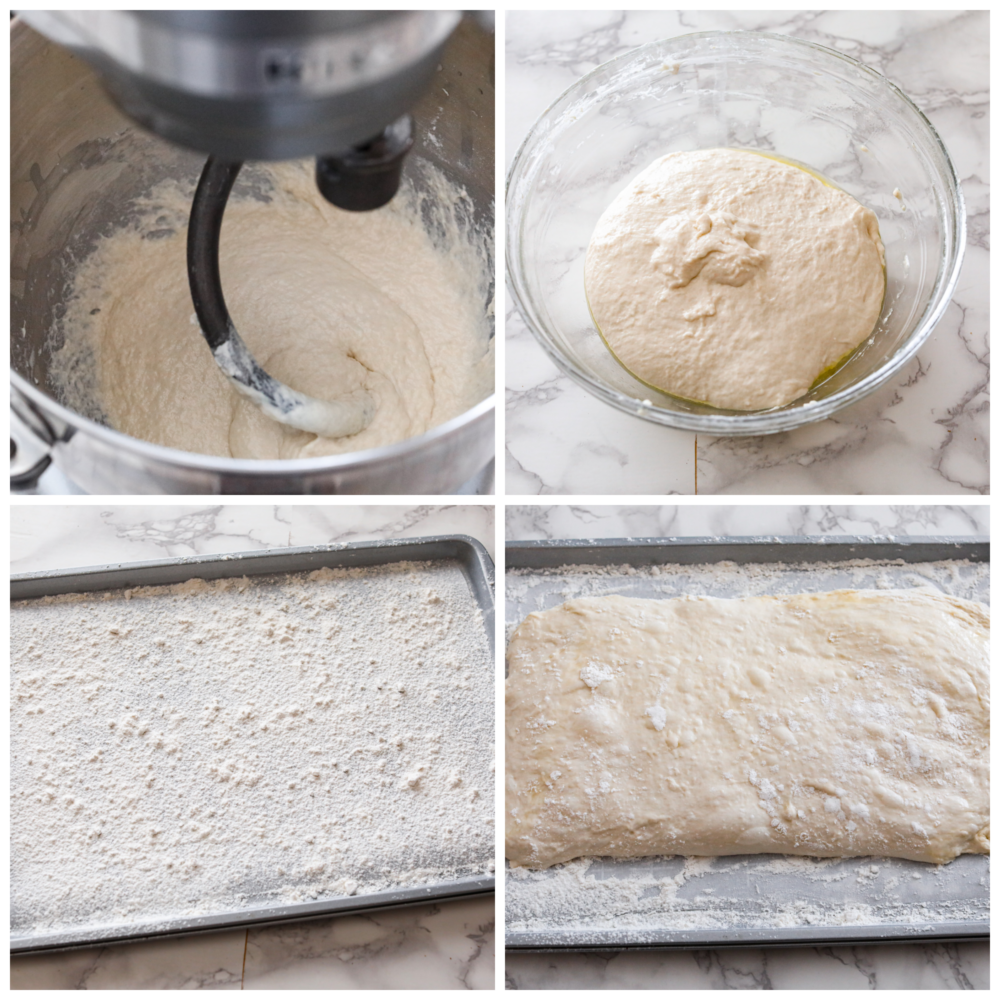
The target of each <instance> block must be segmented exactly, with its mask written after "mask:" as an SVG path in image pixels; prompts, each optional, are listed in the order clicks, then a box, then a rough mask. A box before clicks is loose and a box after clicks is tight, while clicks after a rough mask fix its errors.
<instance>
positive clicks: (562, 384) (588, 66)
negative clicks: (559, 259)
mask: <svg viewBox="0 0 1000 1000" xmlns="http://www.w3.org/2000/svg"><path fill="white" fill-rule="evenodd" d="M988 17H989V15H988V14H987V13H986V12H985V11H979V12H977V11H973V12H964V13H963V12H958V13H951V12H898V11H889V12H864V13H852V12H844V11H837V12H826V13H820V12H794V11H783V12H770V13H754V12H710V11H703V12H670V11H638V12H634V11H633V12H621V11H586V12H536V11H532V12H527V11H519V12H511V13H509V14H508V15H507V19H506V44H507V52H506V59H507V63H506V74H507V75H506V130H507V143H506V149H507V164H508V166H509V164H510V160H511V158H512V157H513V154H514V152H515V151H516V149H517V147H518V145H519V144H520V142H521V139H522V138H523V137H524V135H525V133H526V132H527V130H528V129H529V128H530V126H531V125H532V123H533V122H534V121H535V119H536V118H537V117H538V116H539V114H541V112H542V111H543V110H544V109H545V108H546V107H547V106H548V104H549V103H551V101H552V100H553V99H554V98H556V97H557V96H558V95H559V94H560V93H561V92H562V91H563V90H564V89H566V88H567V87H568V86H570V85H571V84H572V83H573V82H574V81H575V80H577V79H579V78H580V77H581V76H583V75H584V74H586V73H587V72H589V71H590V70H592V69H594V68H595V67H596V66H597V65H599V64H600V63H602V62H605V61H606V60H608V59H610V58H612V57H614V56H616V55H620V54H621V53H623V52H626V51H628V50H629V49H631V48H633V47H635V46H637V45H640V44H643V43H645V42H649V41H651V40H653V39H655V38H664V37H670V36H674V35H680V34H686V33H689V32H693V31H703V30H711V29H730V30H732V29H752V30H763V31H773V32H780V33H785V34H790V35H793V36H796V37H799V38H803V39H807V40H810V41H815V42H818V43H820V44H823V45H827V46H829V47H831V48H834V49H837V50H839V51H842V52H845V53H847V54H849V55H851V56H853V57H855V58H857V59H859V60H861V61H862V62H864V63H866V64H867V65H869V66H872V67H873V68H875V69H877V70H878V71H880V72H882V73H884V74H885V75H887V76H888V77H889V78H890V79H891V80H893V81H894V82H895V83H897V84H898V85H899V86H900V87H902V89H903V90H904V91H905V92H906V93H907V94H908V95H909V96H910V97H911V98H912V99H913V100H914V102H915V103H916V104H917V105H918V106H919V107H920V108H921V110H922V111H923V112H924V113H925V114H926V115H927V117H928V118H929V119H930V121H931V122H932V124H933V125H934V126H935V127H936V128H937V130H938V131H939V133H940V135H941V137H942V139H943V140H944V143H945V145H946V146H947V148H948V151H949V153H950V155H951V157H952V160H953V162H954V164H955V168H956V171H957V173H958V176H959V178H960V181H961V184H962V190H963V192H964V195H965V198H966V207H967V211H968V217H969V238H968V243H967V247H966V255H965V262H964V264H963V268H962V273H961V275H960V278H959V283H958V287H957V289H956V292H955V295H954V298H953V300H952V302H951V304H950V305H949V306H948V308H947V310H946V312H945V315H944V317H943V319H942V321H941V322H940V324H939V325H938V327H937V328H936V330H935V332H934V333H933V334H932V336H931V337H930V339H929V340H928V341H927V343H926V344H925V345H924V346H923V347H922V348H921V350H920V351H919V352H918V355H917V357H916V358H914V359H913V361H912V362H910V364H909V365H907V366H906V367H905V368H904V369H903V370H902V371H901V372H900V373H899V375H898V376H897V377H895V378H894V379H892V380H890V382H889V383H888V384H887V385H885V386H883V387H882V388H881V389H880V390H878V391H877V392H875V393H874V394H873V395H871V396H869V397H868V398H867V399H865V400H862V401H861V402H859V403H857V404H855V405H853V406H851V407H849V408H847V409H846V410H843V411H841V412H840V413H839V414H837V415H836V416H835V417H833V418H831V419H829V420H826V421H823V422H822V423H820V424H816V425H812V426H809V427H805V428H801V429H800V430H797V431H793V432H790V433H786V434H779V435H773V436H768V437H756V438H712V437H706V436H704V435H699V436H698V437H697V438H695V437H694V436H693V435H690V434H688V433H686V432H682V431H676V430H673V429H670V428H663V427H657V426H654V425H652V424H649V423H646V422H644V421H641V420H639V419H638V418H635V417H631V416H627V415H625V414H622V413H620V412H618V411H617V410H614V409H612V408H611V407H609V406H607V405H605V404H603V403H601V402H599V401H598V400H596V399H594V398H593V397H591V396H590V395H589V394H587V393H586V392H585V391H584V390H583V389H582V388H580V387H579V386H577V385H575V384H574V383H573V382H571V381H570V380H569V379H568V378H567V377H565V376H563V375H561V374H560V373H559V371H558V369H557V368H556V367H555V365H554V364H552V362H551V361H549V359H548V358H547V357H546V356H545V354H544V353H543V352H542V350H541V348H540V347H539V346H538V345H537V344H536V342H535V340H534V338H533V337H532V335H531V334H530V333H529V332H528V330H527V329H526V328H525V326H524V324H523V323H522V321H521V320H520V317H519V316H518V314H517V313H516V310H514V309H513V307H512V306H511V305H510V303H509V302H508V304H507V307H506V311H505V318H506V338H507V341H506V343H507V435H506V436H507V461H506V489H507V493H508V495H512V494H513V495H516V494H533V495H546V494H548V495H552V494H562V495H566V494H614V493H618V494H646V493H658V494H669V493H680V494H690V493H694V492H699V493H713V494H726V493H740V494H746V493H750V494H761V493H769V494H808V493H836V494H866V493H867V494H899V493H911V494H930V495H933V494H962V493H971V494H976V493H979V494H985V493H987V492H988V488H989V486H988V484H989V479H988V470H987V458H988V444H987V441H988V428H989V424H988V363H989V348H988V319H989V316H988V309H989V292H988V287H989V284H988V282H989V274H988V272H989V257H988V237H989V227H988V194H989V191H988V167H987V162H988V152H989V128H988V110H989V84H988V81H989V74H988V56H989V43H988V38H989V24H988Z"/></svg>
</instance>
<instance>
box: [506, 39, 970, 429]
mask: <svg viewBox="0 0 1000 1000" xmlns="http://www.w3.org/2000/svg"><path fill="white" fill-rule="evenodd" d="M720 38H726V39H733V40H735V39H736V38H750V39H752V40H762V41H766V42H776V43H778V44H780V45H782V46H785V47H788V48H791V49H792V50H794V49H796V48H798V49H803V50H806V51H812V52H815V53H817V54H819V55H820V56H822V57H825V58H829V57H831V56H832V57H835V58H836V59H838V60H840V61H842V62H844V63H846V64H847V65H849V66H851V67H852V68H854V69H856V70H859V71H861V72H862V73H863V74H864V75H866V76H868V77H870V78H871V80H872V81H873V82H874V83H876V84H877V85H878V86H880V87H882V88H885V89H887V90H888V91H889V93H891V94H892V95H893V96H894V97H895V98H897V99H898V100H899V101H901V102H902V103H903V105H904V106H906V107H907V109H908V110H909V111H910V112H911V113H912V114H914V115H915V117H916V120H917V123H918V125H920V126H922V127H923V128H924V129H925V131H926V133H927V135H928V137H929V138H930V140H931V145H932V147H935V148H936V150H937V152H938V153H939V154H940V157H941V161H942V164H943V167H944V169H943V171H941V174H940V176H941V177H942V179H943V180H944V183H945V188H946V190H945V195H946V196H947V197H946V198H945V199H944V204H945V206H946V208H948V209H950V215H951V217H952V225H953V230H954V241H953V247H952V253H951V255H950V260H949V255H948V254H947V253H945V254H944V255H942V259H941V264H940V265H939V267H938V273H937V275H936V278H935V283H934V288H932V290H931V294H932V297H931V300H930V301H929V302H928V304H927V306H926V307H925V309H924V312H923V315H922V316H921V317H920V319H919V321H918V323H917V325H916V327H915V328H914V330H913V332H912V333H911V334H910V336H909V337H908V339H907V340H906V342H905V343H904V344H902V345H901V346H900V347H899V349H898V350H897V351H896V352H895V354H893V355H892V356H891V357H890V358H889V359H888V360H887V361H886V362H885V363H884V364H883V365H882V366H881V367H880V368H877V369H876V370H875V371H873V372H871V373H870V374H868V375H866V376H865V377H864V378H862V379H860V380H859V381H857V382H855V383H853V384H851V385H849V386H845V387H844V388H843V389H840V390H838V391H837V392H835V393H833V394H832V395H830V396H827V397H826V398H825V399H821V400H813V401H810V402H808V403H803V404H801V405H799V406H794V405H791V406H790V408H781V409H777V410H764V411H758V412H753V413H747V414H729V413H718V414H715V413H689V412H685V411H683V410H668V409H665V408H663V407H660V406H656V405H655V404H653V403H646V402H644V401H640V400H637V399H636V398H635V397H634V396H629V395H626V394H625V393H622V392H619V391H618V390H617V389H614V388H612V387H611V386H609V385H606V384H605V383H604V382H602V381H599V380H598V379H596V378H595V377H594V376H592V375H590V374H589V373H588V372H586V371H584V370H583V369H581V368H579V367H578V366H577V365H576V364H575V363H574V362H573V361H572V360H570V359H569V358H567V357H565V356H564V355H563V353H562V352H561V351H560V350H559V349H558V348H557V347H556V346H555V345H554V344H552V343H550V342H549V336H548V333H547V332H546V330H545V326H544V324H543V323H542V322H541V321H539V320H536V318H535V317H534V315H533V313H532V310H531V309H530V307H529V303H530V295H529V294H528V292H527V289H525V288H523V287H522V282H521V280H519V278H518V275H519V268H518V267H516V266H514V265H515V260H514V253H515V249H517V250H518V251H519V250H520V247H521V245H522V242H521V240H520V228H521V222H522V219H521V218H520V217H519V216H515V205H514V204H513V203H512V201H511V198H510V194H511V190H512V188H513V189H514V190H515V191H516V190H517V187H518V184H519V183H520V182H521V180H522V174H523V173H524V168H525V164H526V162H527V159H528V154H529V153H530V152H531V151H532V149H533V147H532V143H533V141H534V140H535V139H536V138H537V134H538V130H539V127H540V126H541V125H542V123H543V122H545V121H546V120H547V119H548V118H549V116H550V115H551V114H552V113H553V112H554V111H555V109H556V108H558V107H559V105H560V104H562V103H563V102H564V101H565V100H567V99H568V98H569V97H570V96H571V95H573V96H575V93H576V92H577V91H581V90H585V89H586V87H587V85H588V83H589V82H590V81H592V79H593V78H594V77H595V76H597V74H599V73H600V74H606V73H607V72H608V71H609V70H611V71H612V72H614V71H615V70H617V69H618V68H620V67H622V66H624V65H626V64H628V63H629V62H631V61H633V60H635V59H636V58H641V56H642V54H644V53H646V52H648V51H649V50H651V49H654V48H657V47H661V46H664V45H668V44H671V43H678V42H692V41H694V42H697V41H708V40H716V39H720ZM504 196H505V226H504V229H505V240H504V243H505V247H504V258H505V261H504V262H505V270H506V274H505V279H506V280H505V285H506V287H507V291H508V292H509V294H510V295H511V298H512V300H513V302H514V306H515V308H516V309H517V312H518V314H519V315H520V317H521V319H522V320H523V322H524V323H525V325H526V326H527V327H528V329H529V330H530V331H531V333H532V335H533V336H534V337H535V340H536V341H538V343H539V344H540V346H541V347H542V349H543V350H544V351H545V353H546V354H547V355H548V357H549V358H550V359H551V360H552V361H553V362H554V364H555V365H556V366H557V367H558V368H559V369H560V371H562V372H564V373H565V374H566V375H568V376H569V377H570V378H571V379H573V380H574V381H575V382H577V383H578V384H580V385H582V386H583V387H584V388H585V389H587V390H588V391H589V392H590V393H591V394H592V395H594V396H596V397H597V398H598V399H601V400H603V401H604V402H606V403H608V404H610V405H611V406H614V407H615V408H616V409H618V410H621V411H622V412H623V413H628V414H630V415H632V416H637V417H640V418H642V419H644V420H648V421H650V422H652V423H656V424H661V425H663V426H667V427H675V428H678V429H681V430H688V431H694V432H696V433H697V432H702V433H709V434H716V435H718V436H728V437H732V436H753V435H759V434H774V433H779V432H782V431H789V430H794V429H795V428H797V427H801V426H804V425H806V424H810V423H815V422H817V421H819V420H825V419H826V418H827V417H830V416H832V415H833V414H834V413H836V412H838V411H839V410H841V409H843V408H844V407H846V406H849V405H851V404H852V403H855V402H857V401H858V400H860V399H863V398H864V397H865V396H867V395H869V394H870V393H872V392H874V391H875V390H876V389H878V388H879V387H880V386H882V385H883V384H884V383H885V382H887V381H888V380H889V379H890V378H891V377H892V376H893V375H895V374H896V372H898V371H899V370H900V368H902V367H903V365H905V364H906V363H907V362H908V361H909V360H910V359H911V358H912V357H913V355H914V354H916V352H917V351H918V350H919V349H920V348H921V347H922V346H923V344H924V343H925V342H926V340H927V338H928V337H929V336H930V334H931V333H932V331H933V330H934V327H935V326H937V324H938V323H939V322H940V320H941V317H942V315H943V314H944V311H945V309H947V307H948V305H949V303H950V302H951V298H952V295H953V294H954V291H955V286H956V285H957V284H958V278H959V274H960V272H961V268H962V262H963V260H964V257H965V243H966V209H965V198H964V195H963V193H962V187H961V183H960V182H959V179H958V175H957V174H956V172H955V167H954V164H953V163H952V161H951V157H950V156H949V155H948V150H947V148H946V147H945V144H944V142H943V141H942V139H941V136H940V135H939V134H938V131H937V129H936V128H935V127H934V125H933V124H932V123H931V122H930V120H929V119H928V118H927V116H926V115H925V114H924V113H923V112H922V111H921V110H920V108H918V107H917V105H916V104H915V103H914V102H913V101H912V100H911V99H910V98H909V97H908V96H907V95H906V94H905V93H904V91H903V90H902V89H901V88H900V87H898V86H897V85H896V84H895V83H893V82H892V81H891V80H890V79H889V78H888V77H886V76H885V75H884V74H882V73H880V72H878V70H875V69H873V68H872V67H871V66H867V65H865V64H864V63H862V62H859V61H858V60H857V59H855V58H853V56H849V55H846V54H845V53H843V52H838V51H837V50H836V49H832V48H830V47H829V46H826V45H820V44H819V43H817V42H812V41H808V40H807V39H801V38H794V37H793V36H791V35H783V34H779V33H776V32H765V31H739V30H727V31H698V32H689V33H687V34H684V35H673V36H670V37H668V38H660V39H655V40H653V41H651V42H647V43H645V44H644V45H639V46H636V47H635V48H632V49H629V50H628V51H627V52H623V53H621V54H620V55H617V56H615V57H613V58H612V59H609V60H607V61H606V62H603V63H601V64H600V65H599V66H595V67H594V69H592V70H591V71H590V72H589V73H586V74H585V75H584V76H582V77H580V78H579V79H578V80H575V81H574V82H573V83H571V84H570V85H569V86H568V87H567V88H565V89H564V90H563V91H562V93H560V94H559V96H558V97H557V98H555V99H554V100H553V101H551V102H550V103H549V104H548V106H547V107H546V108H545V110H544V111H542V113H541V114H540V115H539V116H538V118H537V119H536V120H535V121H534V123H533V124H532V126H531V127H530V128H529V129H528V131H527V132H526V133H525V136H524V138H523V139H522V141H521V143H520V145H519V146H518V148H517V151H516V152H515V154H514V158H513V159H512V160H511V165H510V169H509V170H508V171H507V177H506V182H505V187H504ZM512 237H513V238H512ZM945 250H946V251H947V246H946V247H945Z"/></svg>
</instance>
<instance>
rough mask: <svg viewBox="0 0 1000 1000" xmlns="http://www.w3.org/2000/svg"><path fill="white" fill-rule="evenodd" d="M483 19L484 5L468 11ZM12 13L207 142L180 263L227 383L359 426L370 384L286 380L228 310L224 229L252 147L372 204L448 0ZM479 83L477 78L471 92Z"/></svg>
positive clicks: (261, 398) (343, 432)
mask: <svg viewBox="0 0 1000 1000" xmlns="http://www.w3.org/2000/svg"><path fill="white" fill-rule="evenodd" d="M477 15H478V16H477V18H476V19H477V20H478V21H479V22H480V23H481V24H483V25H484V26H486V27H488V28H491V27H492V24H491V12H477ZM18 16H19V18H20V19H21V20H22V21H24V22H26V23H27V24H28V25H29V26H30V27H32V28H34V29H35V30H36V31H38V32H39V33H40V34H42V35H44V36H45V37H47V38H48V39H50V40H51V41H53V42H55V43H57V44H58V45H61V46H64V47H65V48H67V49H69V50H70V51H72V52H73V53H74V54H75V55H77V56H79V57H81V58H82V59H84V60H85V61H86V62H88V63H89V64H90V65H92V66H93V67H94V68H95V69H96V70H97V72H98V73H99V75H100V78H101V82H102V83H103V85H104V88H105V90H106V91H107V93H108V94H109V96H110V97H111V99H112V101H113V102H114V103H115V104H116V105H117V106H118V107H119V108H120V109H121V110H122V111H123V112H124V113H125V114H127V115H128V116H129V117H130V118H131V119H133V120H134V121H136V122H138V123H139V124H141V125H142V126H144V127H145V128H146V129H148V130H150V131H151V132H153V133H155V134H156V135H158V136H160V137H162V138H164V139H166V140H168V141H169V142H172V143H176V144H178V145H179V146H183V147H185V148H187V149H193V150H197V151H199V152H202V153H208V154H209V156H208V159H207V162H206V163H205V165H204V168H203V170H202V173H201V178H200V181H199V183H198V186H197V190H196V193H195V196H194V200H193V203H192V208H191V214H190V222H189V227H188V241H187V269H188V280H189V285H190V289H191V296H192V301H193V303H194V309H195V313H196V315H197V318H198V323H199V325H200V328H201V331H202V334H203V336H204V339H205V341H206V342H207V344H208V346H209V348H210V349H211V351H212V353H213V357H214V358H215V361H216V363H217V364H218V365H219V367H220V368H221V370H222V371H223V372H224V373H225V375H226V376H227V378H228V379H229V381H230V383H231V384H232V385H233V387H234V388H235V389H237V390H238V391H239V392H240V393H241V394H243V395H244V396H247V397H249V398H250V399H251V400H252V401H253V402H254V403H255V404H256V405H257V406H258V407H259V408H260V409H261V410H262V411H263V412H264V413H265V414H266V415H267V416H269V417H270V418H271V419H273V420H276V421H278V422H280V423H284V424H287V425H289V426H292V427H295V428H298V429H300V430H304V431H308V432H310V433H313V434H317V435H320V436H323V437H343V436H348V435H353V434H356V433H358V432H359V431H361V430H362V429H364V428H365V427H366V426H367V425H368V424H369V422H370V421H371V419H372V417H373V415H374V412H375V402H374V400H373V399H372V397H371V396H370V395H369V393H368V392H367V391H366V390H364V389H358V390H355V391H353V392H351V393H349V394H347V395H345V396H342V397H341V398H338V399H333V400H320V399H315V398H312V397H310V396H306V395H304V394H303V393H301V392H298V391H296V390H295V389H293V388H291V387H289V386H287V385H284V384H283V383H281V382H280V381H278V380H277V379H275V378H274V377H272V376H271V375H270V374H268V373H267V372H266V371H264V370H263V369H262V368H261V367H260V366H259V365H258V364H257V362H256V361H255V360H254V358H253V356H252V355H251V353H250V351H249V350H248V349H247V347H246V345H245V344H244V342H243V340H242V339H241V337H240V335H239V333H238V331H237V330H236V328H235V327H234V325H233V322H232V319H231V318H230V315H229V312H228V309H227V307H226V303H225V298H224V295H223V291H222V285H221V280H220V276H219V237H220V231H221V226H222V221H223V215H224V211H225V207H226V203H227V200H228V198H229V194H230V191H231V190H232V187H233V184H234V182H235V181H236V178H237V176H238V175H239V172H240V169H241V167H242V165H243V162H244V161H245V160H281V159H293V158H301V157H305V156H309V157H315V163H316V168H315V180H316V184H317V187H318V189H319V191H320V193H321V194H322V195H323V197H324V198H325V199H326V200H327V201H329V202H330V203H332V204H333V205H336V206H337V207H339V208H341V209H345V210H348V211H352V212H365V211H370V210H373V209H376V208H379V207H380V206H382V205H384V204H386V203H387V202H388V201H389V200H390V199H391V198H392V197H393V195H394V194H395V193H396V191H397V189H398V187H399V184H400V179H401V175H402V169H403V161H404V158H405V157H406V154H407V153H408V152H409V151H410V149H411V147H412V146H413V145H414V139H415V134H414V133H415V129H414V122H413V119H412V118H411V116H410V114H409V111H410V110H411V109H412V108H413V106H414V105H415V104H416V103H417V101H418V100H419V99H420V97H421V95H422V94H423V92H424V91H425V90H426V89H427V87H428V84H429V83H430V81H431V79H432V77H433V76H434V74H435V72H436V71H438V70H439V69H440V66H439V61H440V60H441V56H442V51H443V50H444V47H445V44H446V43H447V41H448V39H449V37H450V36H451V35H452V33H453V32H454V31H455V29H456V27H457V26H458V25H459V22H460V21H461V19H462V15H461V13H460V12H455V11H451V12H448V11H288V12H279V11H93V12H82V11H48V12H42V11H28V12H19V15H18ZM482 92H483V91H482V90H480V94H481V93H482Z"/></svg>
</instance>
